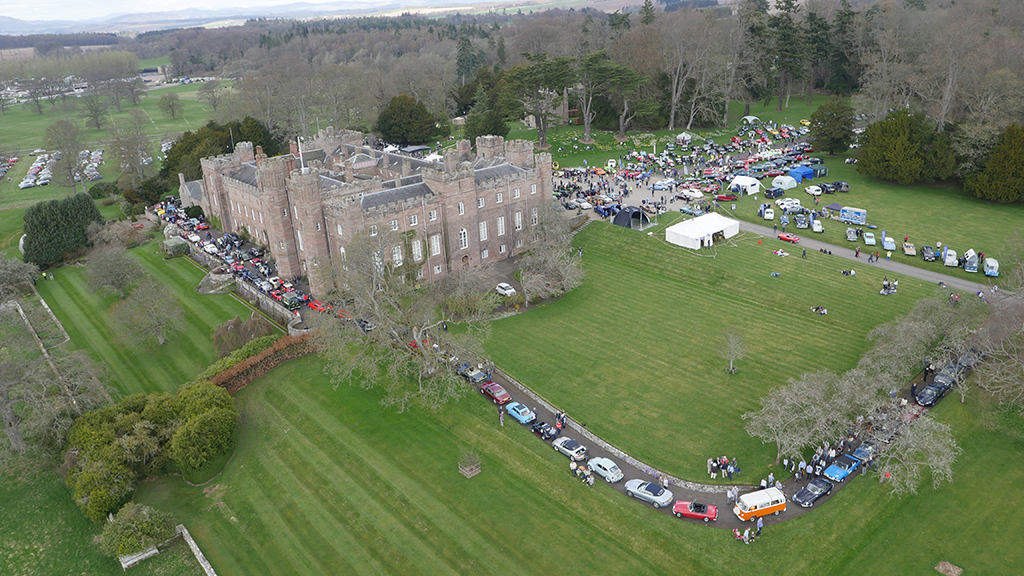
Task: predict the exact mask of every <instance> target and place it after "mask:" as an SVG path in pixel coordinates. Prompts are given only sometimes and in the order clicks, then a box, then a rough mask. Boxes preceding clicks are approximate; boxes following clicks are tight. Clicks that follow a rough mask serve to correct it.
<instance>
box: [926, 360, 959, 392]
mask: <svg viewBox="0 0 1024 576" xmlns="http://www.w3.org/2000/svg"><path fill="white" fill-rule="evenodd" d="M959 375H960V372H959V370H958V369H957V367H956V366H954V365H952V364H947V365H946V366H945V367H944V368H943V369H942V370H941V371H940V372H939V373H938V374H936V375H935V378H933V379H932V384H934V385H936V386H942V387H943V388H945V389H946V390H949V389H950V388H952V387H953V386H954V385H956V383H957V380H959Z"/></svg>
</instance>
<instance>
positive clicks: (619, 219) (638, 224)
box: [612, 206, 651, 230]
mask: <svg viewBox="0 0 1024 576" xmlns="http://www.w3.org/2000/svg"><path fill="white" fill-rule="evenodd" d="M634 222H635V224H634ZM650 223H651V219H650V217H649V216H647V213H646V212H644V211H643V210H641V209H639V208H637V207H636V206H623V207H622V210H619V213H618V214H616V215H615V218H614V219H613V220H612V224H615V225H618V226H622V227H623V228H629V229H632V230H643V228H644V226H645V225H649V224H650Z"/></svg>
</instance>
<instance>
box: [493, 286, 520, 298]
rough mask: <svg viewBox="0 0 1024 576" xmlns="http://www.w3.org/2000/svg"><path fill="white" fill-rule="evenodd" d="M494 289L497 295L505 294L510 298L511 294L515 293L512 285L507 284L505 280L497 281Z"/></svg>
mask: <svg viewBox="0 0 1024 576" xmlns="http://www.w3.org/2000/svg"><path fill="white" fill-rule="evenodd" d="M494 291H495V292H497V293H498V294H499V295H501V296H505V297H508V298H511V297H512V296H515V295H516V289H515V288H513V287H512V285H510V284H507V283H505V282H501V283H499V284H498V285H497V286H496V287H495V288H494Z"/></svg>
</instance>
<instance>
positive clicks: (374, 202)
mask: <svg viewBox="0 0 1024 576" xmlns="http://www.w3.org/2000/svg"><path fill="white" fill-rule="evenodd" d="M433 194H434V191H433V190H431V189H430V187H429V186H427V185H426V184H424V183H423V182H418V183H416V184H409V185H407V186H398V187H395V188H391V189H384V190H379V191H377V192H369V193H366V194H363V196H362V198H360V199H359V207H360V208H362V209H363V210H372V209H374V208H378V207H380V206H386V205H388V204H392V203H395V202H404V201H406V200H410V199H412V198H421V197H424V196H432V195H433Z"/></svg>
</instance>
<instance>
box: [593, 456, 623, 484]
mask: <svg viewBox="0 0 1024 576" xmlns="http://www.w3.org/2000/svg"><path fill="white" fill-rule="evenodd" d="M587 466H590V469H591V470H593V471H594V472H595V473H596V474H597V475H598V476H600V477H602V478H604V480H605V482H607V483H609V484H614V483H616V482H618V481H619V480H622V470H619V467H618V466H616V465H615V462H612V461H611V460H609V459H608V458H600V457H598V458H591V459H590V461H589V462H587Z"/></svg>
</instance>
